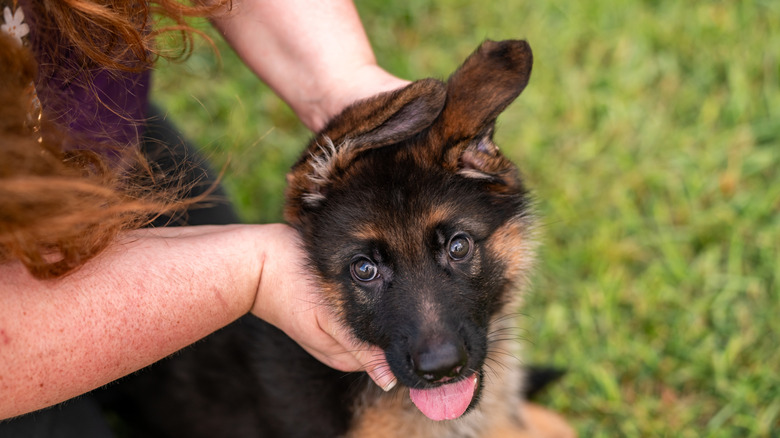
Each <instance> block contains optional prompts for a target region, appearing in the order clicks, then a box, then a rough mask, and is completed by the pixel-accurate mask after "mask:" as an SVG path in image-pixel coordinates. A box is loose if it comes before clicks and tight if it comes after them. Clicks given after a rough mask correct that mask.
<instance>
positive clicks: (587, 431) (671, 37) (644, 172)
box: [156, 0, 780, 437]
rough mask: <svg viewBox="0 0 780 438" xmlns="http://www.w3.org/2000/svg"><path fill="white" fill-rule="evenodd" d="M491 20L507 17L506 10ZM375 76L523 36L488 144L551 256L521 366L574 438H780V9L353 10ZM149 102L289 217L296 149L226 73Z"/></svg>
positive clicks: (165, 72) (190, 77) (389, 5)
mask: <svg viewBox="0 0 780 438" xmlns="http://www.w3.org/2000/svg"><path fill="white" fill-rule="evenodd" d="M499 5H500V6H499ZM358 7H359V9H360V11H361V15H362V16H363V19H364V23H365V24H366V27H367V29H369V35H370V38H371V39H372V42H373V44H374V47H375V49H376V53H377V56H378V58H379V60H380V63H381V64H382V65H384V66H385V67H386V68H388V69H389V70H390V71H393V72H395V73H396V74H399V75H401V76H404V77H407V78H421V77H426V76H434V77H439V78H445V77H446V76H447V75H448V74H449V73H450V72H451V71H452V70H453V69H454V68H455V67H456V66H457V64H458V63H460V62H461V61H462V60H463V58H464V57H465V56H466V55H467V54H468V53H469V52H470V51H471V50H473V49H474V47H476V45H477V44H478V43H479V42H480V41H481V40H483V39H485V38H491V39H503V38H526V39H528V40H529V41H530V43H531V45H532V47H533V49H534V53H535V66H534V73H533V75H532V79H531V83H530V85H529V86H528V88H527V90H526V91H525V93H524V94H523V95H522V96H521V97H520V99H519V100H518V102H517V103H515V104H514V105H513V106H511V107H510V109H509V110H508V111H507V112H506V113H505V114H504V115H503V116H502V117H501V119H499V128H498V129H499V131H498V135H497V138H498V141H499V144H500V145H501V147H502V150H504V151H505V152H506V153H507V154H508V155H509V156H510V157H512V158H513V159H514V160H516V162H517V163H519V165H520V167H521V168H522V170H523V172H524V175H525V177H526V179H527V182H528V184H529V185H530V186H531V187H532V188H533V189H534V191H535V194H536V197H537V200H538V208H539V210H540V214H541V217H542V222H543V233H544V238H543V242H544V245H543V247H542V249H541V252H540V257H539V266H538V270H537V274H536V276H535V277H536V281H535V287H534V291H533V293H532V294H531V295H530V296H529V299H528V301H527V305H526V307H525V309H524V314H525V317H524V318H523V320H522V321H521V323H522V324H523V326H524V328H525V329H526V330H527V332H526V333H525V338H527V339H528V342H527V345H526V350H527V357H526V358H525V359H524V360H525V361H527V362H550V363H556V364H560V365H564V366H566V367H568V368H569V370H570V372H569V374H568V375H567V377H566V378H565V379H564V380H563V382H562V383H561V384H559V385H558V386H556V387H555V388H553V389H552V390H551V391H550V392H548V393H547V395H546V396H545V398H544V399H543V402H544V403H545V404H547V405H550V406H552V407H553V408H555V409H557V410H560V411H562V412H564V413H565V415H566V416H567V417H568V418H570V419H571V421H572V422H573V423H574V425H575V426H576V428H577V429H578V430H579V431H580V434H581V436H583V437H620V436H626V437H662V436H664V437H665V436H668V437H699V436H707V437H750V436H757V437H780V274H779V273H780V254H779V253H780V2H777V1H774V0H765V1H752V2H747V1H707V2H704V1H687V2H682V1H673V0H656V1H651V0H646V1H636V0H635V1H623V2H618V1H614V2H581V1H573V0H553V1H546V2H530V1H527V2H519V1H518V2H475V1H466V0H451V1H444V0H440V1H433V0H408V1H405V2H390V1H387V0H364V1H360V2H359V4H358ZM157 78H158V81H157V84H156V96H157V99H158V100H159V101H160V102H162V103H163V105H164V106H165V107H166V108H167V109H168V110H169V111H170V113H171V114H172V115H173V117H174V118H175V119H176V120H177V121H178V122H179V124H180V125H181V127H182V129H183V131H184V132H186V133H187V134H188V135H190V136H191V137H192V138H193V139H195V140H196V141H197V142H198V143H199V144H200V145H202V146H203V148H204V150H206V151H207V153H208V154H209V156H210V157H211V158H212V159H213V161H214V162H215V163H217V165H221V164H222V163H224V162H225V160H226V159H227V158H228V157H229V158H230V163H229V164H228V167H227V174H226V175H225V178H224V180H225V183H226V185H227V186H228V188H229V190H230V192H231V193H232V196H233V197H234V199H235V200H236V202H237V203H238V205H239V208H240V210H241V213H242V215H243V217H244V218H245V219H246V220H248V221H276V220H279V218H280V211H281V203H282V190H283V187H284V173H285V171H286V169H287V168H288V166H289V165H291V164H292V162H293V161H294V159H295V158H296V156H297V155H298V153H299V151H300V149H301V148H302V146H303V144H304V143H305V141H306V139H307V136H308V133H307V132H306V130H305V129H303V128H302V127H301V126H300V124H298V122H297V120H296V119H295V117H294V115H293V114H292V113H291V112H290V110H289V109H287V108H286V106H285V105H284V104H282V103H281V102H280V101H279V100H278V99H277V98H276V97H274V96H273V95H272V94H271V93H270V92H269V91H268V89H267V88H266V87H265V86H263V85H261V84H259V83H258V82H257V80H256V79H255V78H254V77H253V76H252V75H251V73H249V72H248V71H247V70H246V69H244V68H243V67H241V66H240V63H239V62H238V61H237V60H236V58H235V57H234V55H232V53H230V52H229V50H227V49H223V50H222V66H221V67H220V66H219V65H218V63H217V62H216V61H215V60H214V56H213V54H212V53H211V52H210V50H209V49H208V48H207V47H206V46H205V45H201V46H199V48H198V50H197V51H196V53H195V54H194V55H193V56H192V57H191V58H190V60H189V61H188V62H187V63H185V64H182V65H163V66H162V67H161V71H160V72H159V74H158V76H157Z"/></svg>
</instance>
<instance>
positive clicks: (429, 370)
mask: <svg viewBox="0 0 780 438" xmlns="http://www.w3.org/2000/svg"><path fill="white" fill-rule="evenodd" d="M467 360H468V357H467V355H466V349H465V348H464V347H463V345H462V344H461V343H458V342H455V341H435V342H429V343H423V344H422V345H420V346H419V347H418V348H417V349H416V351H415V352H413V353H412V367H413V368H414V372H415V373H416V374H417V375H418V376H420V377H422V378H423V379H425V380H427V381H428V382H431V383H436V382H446V381H447V380H449V379H451V378H453V377H457V376H458V375H459V374H460V372H461V370H462V369H463V367H464V366H465V365H466V361H467Z"/></svg>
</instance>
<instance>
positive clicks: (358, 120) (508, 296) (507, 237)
mask: <svg viewBox="0 0 780 438" xmlns="http://www.w3.org/2000/svg"><path fill="white" fill-rule="evenodd" d="M530 69H531V52H530V48H529V47H528V45H527V44H526V43H525V42H521V41H506V42H501V43H494V42H486V43H484V44H483V45H482V46H481V47H480V48H479V49H478V50H477V51H476V52H475V53H474V54H473V55H472V56H471V57H469V59H468V60H467V61H466V62H465V63H464V65H463V66H462V67H461V68H460V69H458V71H456V72H455V74H453V76H452V77H451V78H450V79H449V80H448V81H447V83H446V84H445V83H442V82H439V81H435V80H423V81H418V82H415V83H413V84H411V85H410V86H408V87H406V88H404V89H402V90H399V91H396V92H393V93H389V94H384V95H380V96H377V97H375V98H372V99H369V100H367V101H364V102H360V103H358V104H356V105H354V106H352V107H350V108H348V109H347V110H345V112H344V113H342V114H341V115H340V116H338V117H337V118H336V119H334V120H333V121H332V122H331V123H330V124H329V126H328V127H327V128H326V129H325V130H324V131H323V132H322V133H320V134H319V135H318V136H317V137H315V139H314V140H313V141H312V144H311V145H310V146H309V149H308V150H307V152H306V153H305V154H304V155H303V157H302V158H301V160H300V161H299V162H298V163H297V164H296V165H295V166H294V167H293V170H292V172H291V173H290V175H289V177H288V178H289V186H288V193H287V195H288V203H287V206H286V210H285V215H286V218H287V220H288V221H289V222H290V223H291V224H293V225H294V226H296V227H297V228H298V229H299V231H301V233H302V234H303V236H304V242H305V244H306V249H307V251H308V253H309V256H310V258H311V261H312V263H313V265H314V266H316V269H317V272H318V274H319V278H320V283H321V286H322V289H323V291H324V293H325V296H324V298H325V300H326V302H327V303H328V304H329V305H330V306H332V307H333V309H334V310H335V311H336V312H338V314H339V315H340V316H341V318H342V319H343V321H344V323H345V324H346V325H347V326H348V327H350V328H351V329H352V331H353V333H354V334H355V335H356V336H357V337H358V338H359V339H361V340H363V341H365V342H368V343H371V344H374V345H377V346H379V347H381V348H382V349H383V350H384V351H385V355H386V358H387V361H388V363H389V365H390V368H391V371H392V372H393V374H394V375H395V376H396V377H397V378H398V380H399V381H400V382H401V383H402V384H403V385H406V386H408V387H409V388H410V395H411V397H412V400H413V401H414V403H415V404H416V405H417V406H418V408H420V410H421V411H422V412H423V413H424V414H425V415H427V416H428V417H430V418H432V419H435V420H442V419H451V418H457V417H458V416H460V415H461V414H463V413H464V412H465V411H466V410H467V409H468V408H469V407H470V406H473V405H474V404H475V403H476V401H477V398H478V397H477V394H478V392H479V387H480V383H481V377H482V374H483V368H484V366H485V360H486V357H487V356H488V354H489V352H490V349H491V342H490V339H491V334H492V333H491V329H492V327H491V325H492V324H491V323H492V322H494V321H495V320H496V319H497V318H500V317H501V316H502V315H503V314H504V312H505V309H506V308H507V305H508V304H509V303H510V302H511V301H512V298H513V295H514V293H513V292H514V291H515V290H516V287H515V286H516V282H517V280H518V279H519V278H520V277H521V276H522V274H523V272H524V269H525V267H526V266H527V265H528V262H529V261H530V259H531V258H532V254H531V252H532V251H531V250H530V248H531V246H530V244H529V243H530V241H529V236H528V234H529V233H528V226H529V218H528V214H527V213H528V206H527V196H526V192H525V189H524V188H523V186H522V184H521V181H520V179H519V176H518V173H517V169H516V168H515V166H514V165H513V164H512V163H511V162H509V161H508V160H506V158H504V157H503V156H502V155H501V154H500V153H499V151H498V148H497V147H496V146H495V145H494V144H493V141H492V134H493V125H494V122H495V119H496V117H497V116H498V114H499V113H500V112H501V111H502V110H503V109H504V108H505V107H506V106H507V105H508V104H509V103H511V101H512V100H514V98H515V97H516V96H517V95H518V94H519V93H520V92H521V91H522V89H523V88H524V87H525V85H526V83H527V81H528V76H529V74H530ZM499 335H500V334H499Z"/></svg>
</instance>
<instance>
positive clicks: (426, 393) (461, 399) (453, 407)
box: [409, 374, 477, 421]
mask: <svg viewBox="0 0 780 438" xmlns="http://www.w3.org/2000/svg"><path fill="white" fill-rule="evenodd" d="M476 389H477V375H476V374H475V375H473V376H470V377H467V378H465V379H463V380H461V381H459V382H455V383H448V384H446V385H441V386H439V387H436V388H433V389H410V390H409V396H410V397H411V399H412V403H414V405H415V406H417V409H419V410H420V412H422V413H423V414H425V416H426V417H428V418H430V419H431V420H435V421H441V420H454V419H455V418H458V417H460V416H461V415H463V413H464V412H466V409H467V408H468V407H469V405H470V404H471V399H472V398H473V397H474V391H475V390H476Z"/></svg>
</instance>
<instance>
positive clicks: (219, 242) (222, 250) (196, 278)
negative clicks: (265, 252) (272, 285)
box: [0, 226, 273, 419]
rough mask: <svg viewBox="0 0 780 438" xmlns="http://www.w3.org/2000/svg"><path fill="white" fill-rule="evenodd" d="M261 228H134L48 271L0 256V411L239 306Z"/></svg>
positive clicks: (216, 324)
mask: <svg viewBox="0 0 780 438" xmlns="http://www.w3.org/2000/svg"><path fill="white" fill-rule="evenodd" d="M266 232H273V228H271V229H268V228H265V229H264V228H262V227H256V226H255V227H253V226H226V227H184V228H170V229H157V230H149V229H145V230H138V231H134V232H130V233H128V234H126V235H124V236H123V237H122V242H118V243H117V244H115V245H113V246H111V247H110V248H109V249H107V250H106V251H105V252H103V253H102V254H101V255H100V256H98V257H97V258H95V259H94V260H92V261H90V262H88V263H87V264H86V265H85V266H83V267H82V268H81V269H80V270H78V271H76V272H75V273H73V274H71V275H69V276H67V277H65V278H62V279H58V280H50V281H40V280H36V279H34V278H33V277H31V276H30V275H29V273H28V272H27V271H25V269H24V268H23V266H22V265H21V264H20V263H7V264H2V265H0V278H1V279H2V281H0V419H2V418H7V417H11V416H16V415H19V414H23V413H25V412H29V411H32V410H37V409H40V408H43V407H46V406H49V405H52V404H55V403H58V402H61V401H64V400H67V399H69V398H71V397H74V396H76V395H79V394H82V393H84V392H87V391H89V390H92V389H94V388H97V387H99V386H102V385H104V384H106V383H108V382H111V381H112V380H115V379H117V378H119V377H122V376H124V375H126V374H128V373H131V372H133V371H136V370H138V369H140V368H142V367H144V366H147V365H149V364H151V363H153V362H155V361H157V360H159V359H161V358H163V357H165V356H167V355H169V354H171V353H173V352H175V351H176V350H178V349H180V348H182V347H184V346H186V345H188V344H190V343H192V342H194V341H196V340H198V339H200V338H202V337H204V336H206V335H207V334H209V333H211V332H212V331H214V330H216V329H218V328H220V327H222V326H224V325H226V324H228V323H229V322H231V321H233V320H235V319H236V318H238V317H239V316H241V315H243V314H245V313H246V312H248V311H249V310H250V309H251V308H252V305H253V302H254V300H255V296H256V291H257V287H258V283H259V280H260V272H261V268H262V266H261V264H262V248H260V245H258V242H259V241H261V240H262V235H263V233H266Z"/></svg>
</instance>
